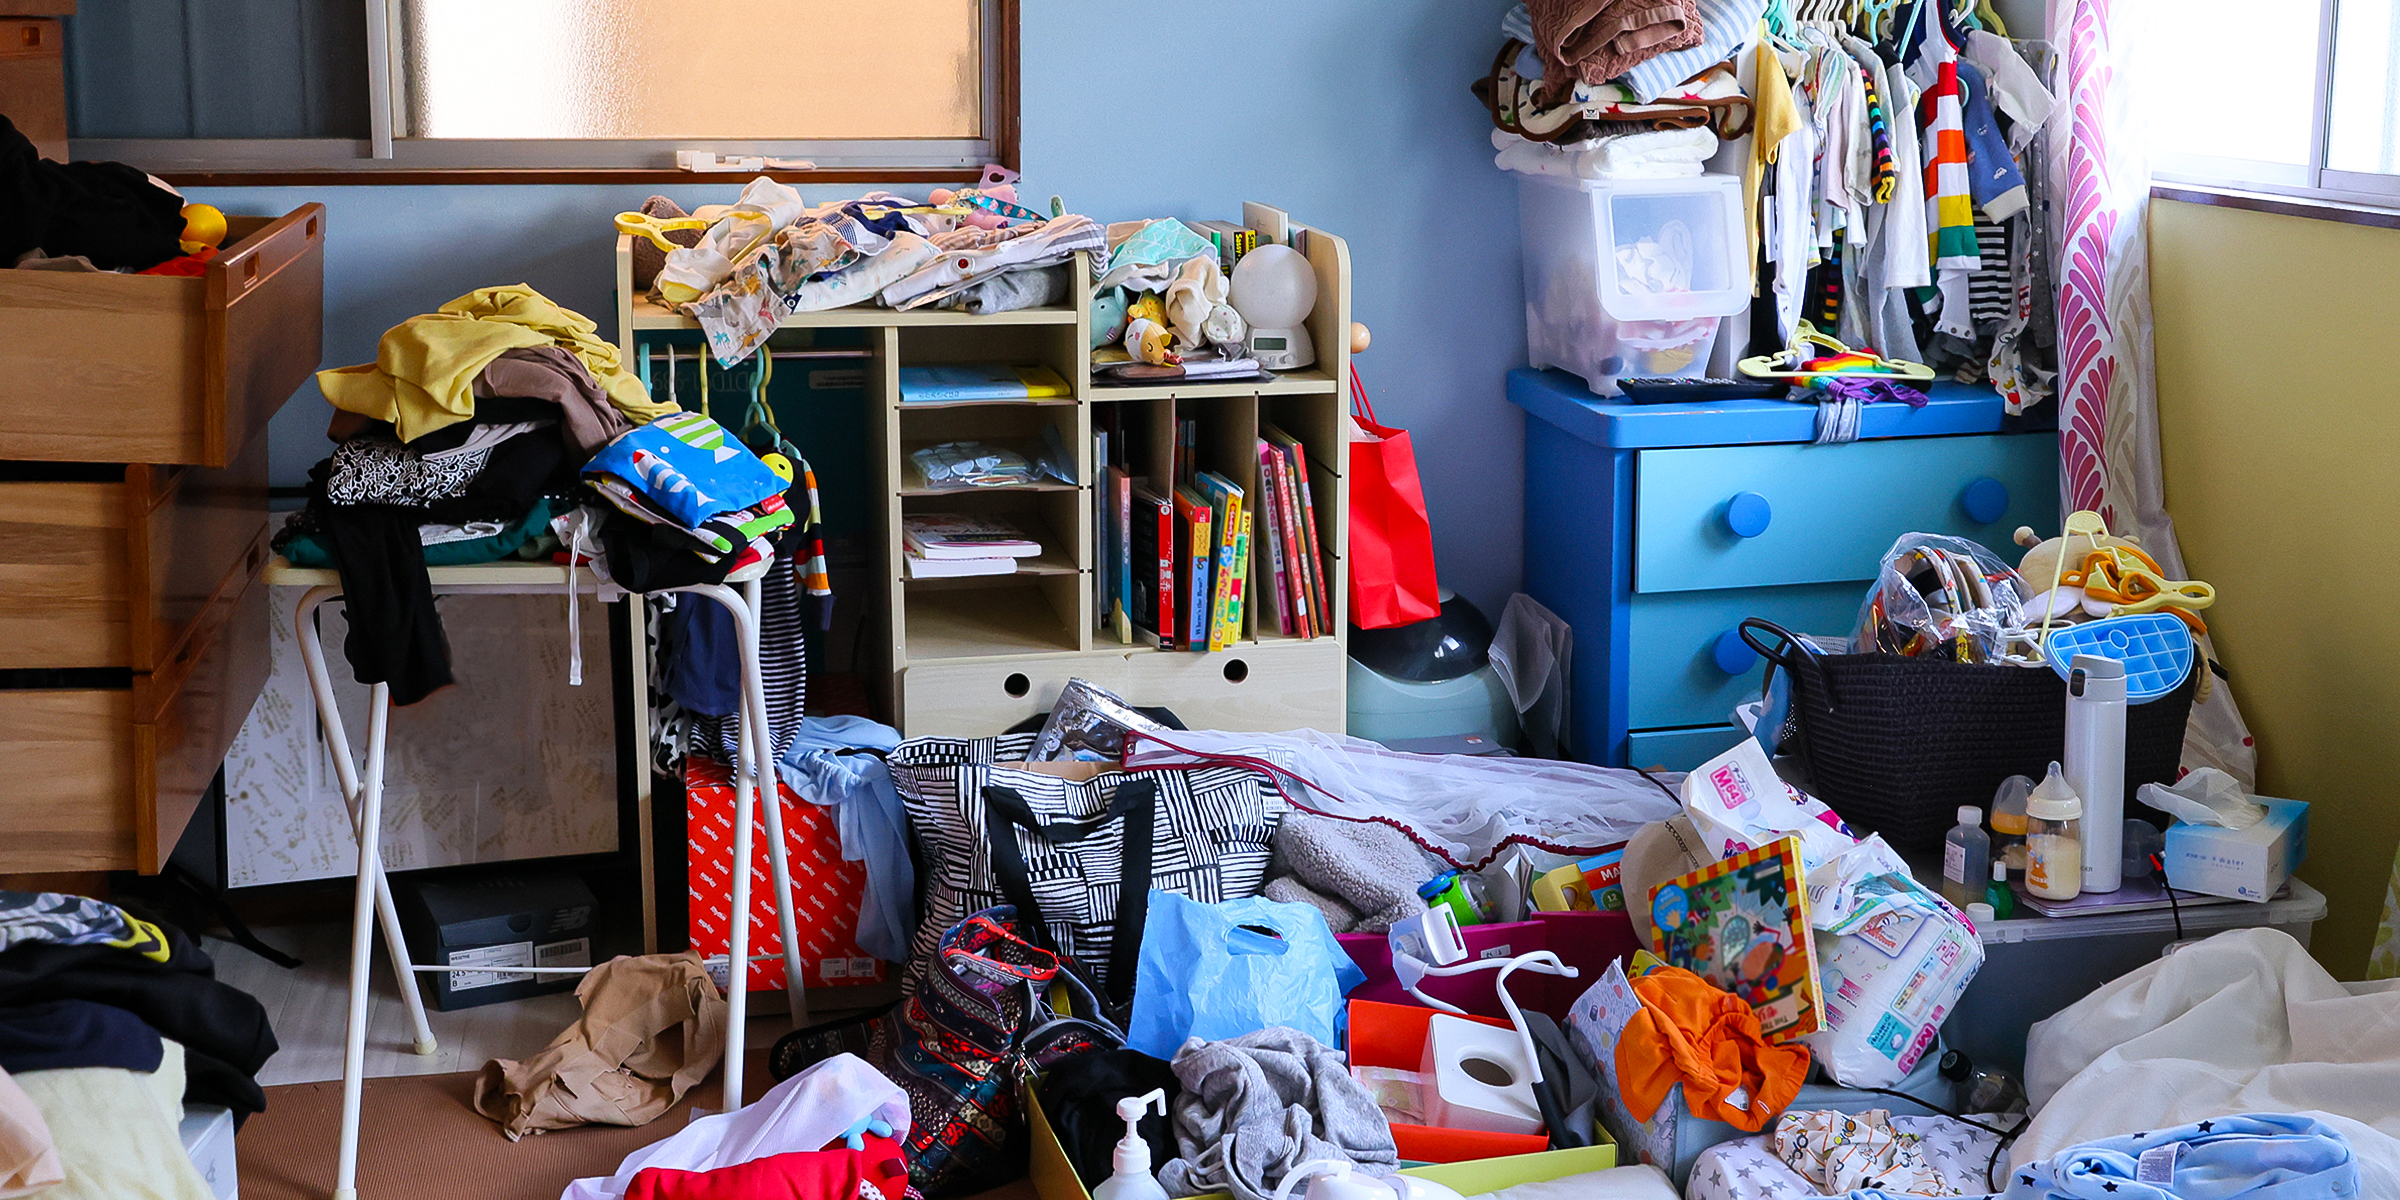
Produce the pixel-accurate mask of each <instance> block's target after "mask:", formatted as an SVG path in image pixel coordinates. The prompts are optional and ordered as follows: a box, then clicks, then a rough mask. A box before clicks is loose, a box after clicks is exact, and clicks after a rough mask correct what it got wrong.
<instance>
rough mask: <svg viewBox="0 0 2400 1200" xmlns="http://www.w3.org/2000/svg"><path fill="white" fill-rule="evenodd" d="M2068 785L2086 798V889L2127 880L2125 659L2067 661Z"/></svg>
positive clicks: (2113, 888) (2087, 656) (2090, 657)
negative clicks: (2125, 842) (2124, 863)
mask: <svg viewBox="0 0 2400 1200" xmlns="http://www.w3.org/2000/svg"><path fill="white" fill-rule="evenodd" d="M2066 749H2067V756H2066V763H2065V767H2066V778H2067V786H2068V787H2071V788H2073V789H2075V794H2076V795H2078V796H2081V797H2083V890H2084V891H2087V892H2113V891H2116V890H2117V889H2118V888H2120V887H2123V886H2124V884H2125V878H2124V874H2125V872H2124V866H2123V864H2122V862H2121V861H2120V860H2121V857H2122V855H2123V853H2124V845H2123V843H2124V841H2125V664H2124V663H2122V662H2119V661H2117V660H2116V659H2113V658H2103V657H2101V656H2100V655H2097V654H2078V655H2076V656H2075V658H2074V660H2073V661H2072V662H2070V663H2068V664H2067V747H2066Z"/></svg>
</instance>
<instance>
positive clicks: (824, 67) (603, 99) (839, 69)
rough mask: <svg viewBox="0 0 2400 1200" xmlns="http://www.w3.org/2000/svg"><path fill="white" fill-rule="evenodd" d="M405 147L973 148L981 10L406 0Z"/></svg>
mask: <svg viewBox="0 0 2400 1200" xmlns="http://www.w3.org/2000/svg"><path fill="white" fill-rule="evenodd" d="M400 7H401V12H402V14H403V16H402V25H403V28H402V30H401V34H402V38H403V41H404V45H405V48H406V60H405V61H406V66H407V75H406V78H407V118H408V119H407V128H406V131H405V136H408V137H413V138H433V139H616V140H630V139H644V138H652V139H659V138H672V139H687V140H703V139H707V140H720V141H768V140H787V139H788V140H807V139H817V138H978V137H982V136H984V135H985V130H984V125H985V122H984V96H983V86H984V85H983V79H984V71H983V60H984V54H983V31H982V29H981V12H982V9H981V4H980V3H979V0H877V2H876V3H874V4H865V5H862V4H859V3H857V2H856V0H716V2H715V3H711V4H706V5H696V4H690V3H671V2H669V0H405V2H404V3H403V4H402V5H401V6H400Z"/></svg>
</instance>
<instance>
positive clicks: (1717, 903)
mask: <svg viewBox="0 0 2400 1200" xmlns="http://www.w3.org/2000/svg"><path fill="white" fill-rule="evenodd" d="M1805 879H1806V877H1805V876H1804V875H1802V874H1801V871H1800V839H1798V838H1788V837H1787V838H1783V839H1781V840H1778V841H1773V842H1769V843H1767V844H1766V845H1764V846H1760V847H1758V848H1757V849H1754V850H1745V851H1743V852H1741V853H1739V854H1736V855H1734V856H1733V857H1731V858H1728V859H1726V860H1724V861H1723V862H1719V863H1714V864H1711V865H1709V866H1705V867H1702V868H1700V869H1699V870H1697V871H1693V872H1691V873H1689V874H1685V875H1678V876H1676V877H1675V878H1674V879H1671V880H1669V881H1668V882H1666V883H1665V884H1662V885H1660V887H1659V889H1658V890H1657V891H1656V892H1655V893H1653V894H1652V896H1651V900H1650V918H1651V921H1652V922H1653V923H1654V924H1655V925H1656V927H1657V933H1656V934H1655V935H1654V937H1653V941H1654V943H1655V945H1656V949H1657V950H1658V956H1659V957H1660V958H1662V959H1665V960H1666V961H1667V963H1668V964H1669V965H1671V966H1678V967H1682V968H1683V969H1685V970H1687V971H1690V972H1692V973H1693V974H1695V975H1698V976H1700V977H1701V978H1703V979H1706V980H1708V981H1709V982H1710V983H1713V984H1715V985H1717V986H1718V987H1720V988H1723V989H1725V990H1726V991H1728V992H1731V993H1732V994H1734V995H1736V996H1739V997H1741V998H1742V999H1743V1000H1744V1001H1745V1002H1747V1003H1748V1004H1749V1005H1750V1007H1751V1008H1753V1009H1756V1010H1757V1011H1758V1020H1759V1026H1760V1027H1761V1028H1762V1029H1763V1030H1764V1031H1765V1033H1766V1035H1767V1037H1768V1038H1769V1039H1770V1040H1772V1041H1778V1042H1784V1041H1790V1040H1791V1039H1793V1038H1796V1037H1802V1036H1805V1035H1807V1034H1811V1033H1815V1032H1816V1031H1817V1027H1818V1026H1819V1024H1821V1016H1822V1011H1823V1010H1822V1009H1821V1007H1820V1006H1819V1005H1818V1003H1817V994H1818V988H1817V958H1816V953H1815V950H1814V947H1813V945H1812V943H1811V941H1810V938H1809V926H1808V888H1807V887H1806V886H1805Z"/></svg>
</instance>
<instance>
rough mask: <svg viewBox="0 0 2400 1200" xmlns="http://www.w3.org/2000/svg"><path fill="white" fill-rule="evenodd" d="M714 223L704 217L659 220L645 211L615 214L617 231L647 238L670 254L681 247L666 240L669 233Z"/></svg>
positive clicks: (705, 226) (704, 226) (704, 227)
mask: <svg viewBox="0 0 2400 1200" xmlns="http://www.w3.org/2000/svg"><path fill="white" fill-rule="evenodd" d="M714 224H716V222H715V221H713V220H710V219H709V218H706V217H668V218H666V219H664V220H661V219H660V218H658V217H654V216H651V215H650V214H649V213H646V212H621V213H618V214H617V232H618V233H630V234H632V235H633V236H635V237H638V238H648V239H650V244H651V245H653V246H656V247H658V248H659V249H661V250H664V251H666V252H668V253H670V254H672V253H674V252H675V251H677V250H681V249H683V247H681V246H678V245H676V244H675V243H673V242H671V241H668V240H667V235H668V234H669V233H679V232H682V231H684V230H687V229H706V228H708V227H709V226H711V225H714Z"/></svg>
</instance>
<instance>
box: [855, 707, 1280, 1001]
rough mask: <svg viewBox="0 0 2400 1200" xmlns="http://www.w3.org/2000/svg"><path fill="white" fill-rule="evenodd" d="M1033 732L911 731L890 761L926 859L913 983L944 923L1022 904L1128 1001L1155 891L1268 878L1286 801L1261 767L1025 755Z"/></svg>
mask: <svg viewBox="0 0 2400 1200" xmlns="http://www.w3.org/2000/svg"><path fill="white" fill-rule="evenodd" d="M1033 739H1034V735H1032V734H1030V733H1026V734H1009V735H1005V736H1002V737H997V738H981V739H977V740H973V741H969V740H966V739H961V738H912V739H910V740H908V741H906V742H902V743H901V744H900V745H899V746H897V747H895V748H894V749H893V750H892V752H891V754H890V756H889V757H888V760H887V761H888V762H889V763H890V766H891V771H892V783H893V786H894V787H895V788H896V789H897V790H898V791H899V793H900V799H901V801H902V803H904V804H905V805H907V807H908V816H909V820H910V822H911V823H912V824H914V825H915V827H916V831H917V843H918V846H919V847H920V849H921V850H922V852H923V855H924V863H923V879H924V893H925V911H924V913H923V916H922V919H921V921H920V923H919V924H918V926H917V935H916V939H915V941H914V943H913V944H912V945H911V947H910V955H909V957H910V960H911V962H910V970H909V972H908V975H907V977H906V980H905V986H906V988H907V990H909V991H911V992H913V991H914V990H915V983H916V979H917V975H918V972H919V971H921V970H923V969H924V966H925V964H926V963H927V962H928V961H930V959H931V956H932V954H933V950H934V943H935V942H936V941H937V940H938V939H939V938H940V937H941V936H942V932H943V931H944V930H946V929H949V928H950V927H952V926H954V925H956V924H958V923H959V922H960V921H962V920H964V919H966V917H967V916H968V915H969V914H971V913H974V912H977V911H979V910H981V909H985V908H989V907H991V906H993V905H996V904H1013V905H1016V906H1017V908H1018V909H1019V916H1020V918H1021V921H1020V924H1021V926H1022V927H1023V928H1025V929H1027V930H1028V931H1031V930H1037V929H1038V930H1045V931H1047V932H1048V934H1049V936H1050V938H1051V940H1052V942H1053V943H1055V944H1054V946H1053V947H1052V948H1054V949H1055V950H1057V951H1058V952H1059V953H1061V954H1064V955H1067V956H1069V957H1071V958H1073V959H1075V960H1076V961H1077V962H1079V963H1081V964H1082V965H1083V966H1084V968H1085V969H1086V970H1087V971H1088V972H1089V973H1090V974H1091V975H1092V976H1093V978H1094V980H1095V982H1096V983H1097V984H1098V985H1099V987H1100V988H1101V990H1102V994H1103V996H1104V997H1105V998H1107V999H1108V1000H1109V1001H1110V1002H1112V1003H1119V1004H1121V1003H1123V1002H1124V1001H1125V1000H1127V999H1129V998H1130V997H1131V995H1132V993H1133V976H1134V961H1135V956H1136V955H1137V954H1138V953H1139V952H1140V949H1141V929H1142V923H1143V920H1144V918H1145V917H1146V916H1147V914H1148V911H1149V893H1150V890H1151V889H1153V888H1156V889H1159V890H1162V891H1169V892H1174V893H1175V894H1177V895H1180V896H1189V897H1191V898H1192V899H1194V900H1199V901H1201V902H1203V903H1209V904H1215V903H1218V902H1220V901H1225V900H1240V899H1245V898H1248V897H1250V896H1254V895H1256V894H1257V893H1258V890H1259V888H1260V887H1262V886H1264V885H1265V883H1266V878H1267V860H1268V857H1269V854H1270V851H1269V848H1268V842H1269V840H1270V839H1271V838H1272V837H1273V836H1274V834H1275V826H1276V823H1277V822H1278V821H1280V820H1281V819H1282V817H1283V813H1284V809H1285V805H1284V802H1283V798H1282V797H1281V796H1280V795H1278V794H1277V793H1276V792H1275V790H1274V789H1273V788H1271V787H1268V786H1265V785H1264V781H1263V779H1262V777H1261V776H1260V775H1259V774H1258V773H1257V772H1255V771H1252V770H1250V769H1248V768H1245V767H1201V768H1194V769H1188V770H1165V771H1122V770H1113V769H1112V770H1096V771H1095V764H1083V763H1026V762H1025V761H1024V758H1025V754H1026V752H1027V751H1028V750H1029V749H1030V748H1031V747H1032V745H1033ZM1086 773H1089V777H1088V778H1077V777H1075V776H1078V775H1083V774H1086ZM1028 909H1030V910H1031V911H1030V912H1027V911H1026V910H1028ZM1120 930H1123V931H1127V932H1126V936H1119V932H1120Z"/></svg>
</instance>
